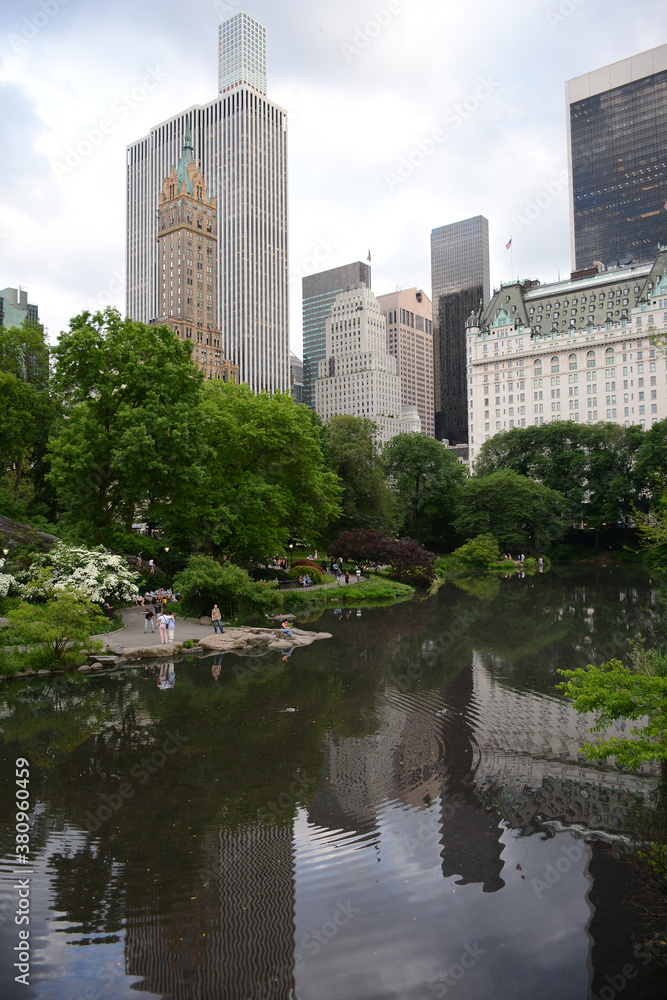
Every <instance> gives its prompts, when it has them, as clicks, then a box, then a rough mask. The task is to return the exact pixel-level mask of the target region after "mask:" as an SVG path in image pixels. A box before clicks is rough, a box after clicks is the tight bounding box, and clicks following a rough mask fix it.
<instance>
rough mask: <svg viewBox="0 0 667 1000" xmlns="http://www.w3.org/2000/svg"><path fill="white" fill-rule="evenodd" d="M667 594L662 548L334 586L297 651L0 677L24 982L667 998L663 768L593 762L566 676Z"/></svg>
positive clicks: (12, 878) (5, 984) (51, 991)
mask: <svg viewBox="0 0 667 1000" xmlns="http://www.w3.org/2000/svg"><path fill="white" fill-rule="evenodd" d="M660 609H661V605H660V602H659V598H658V594H657V592H656V590H655V588H654V586H653V585H652V584H651V582H650V580H649V577H648V576H647V575H646V574H645V573H644V572H643V571H642V570H639V569H636V568H631V569H628V570H624V571H619V570H608V569H602V568H592V567H587V568H577V570H576V571H574V570H558V569H556V570H554V571H552V572H551V573H549V574H546V575H544V576H539V577H535V578H533V579H524V580H519V579H513V580H507V581H480V580H476V581H471V582H468V583H465V582H464V583H462V584H461V585H459V586H455V585H453V584H452V585H447V586H446V587H444V588H443V589H442V590H441V591H440V593H439V594H438V595H437V596H435V597H433V598H429V599H426V600H421V601H413V602H408V603H404V604H400V605H396V606H394V607H391V608H374V609H363V610H362V611H358V610H357V609H352V610H351V611H348V610H345V611H343V612H342V613H334V612H333V611H332V610H330V609H327V610H326V611H324V612H322V613H321V615H319V617H318V616H315V615H314V616H312V617H311V619H310V620H309V621H308V623H307V624H305V625H304V627H307V628H313V629H315V630H317V631H327V632H331V633H333V636H334V637H333V639H330V640H322V641H319V642H317V643H315V644H313V645H312V646H310V647H308V648H304V649H297V650H295V651H294V652H293V653H292V654H291V655H289V656H285V657H283V656H281V655H280V654H278V653H275V652H274V653H271V654H269V655H266V656H263V657H244V658H241V657H237V656H234V655H229V654H228V655H226V656H222V657H220V656H217V657H216V656H207V657H190V658H183V659H181V660H177V661H175V662H174V663H173V664H170V665H168V666H167V667H164V668H163V669H162V671H159V670H157V671H156V670H154V668H150V669H148V668H144V667H141V668H136V669H132V670H125V671H122V672H119V673H116V674H108V675H98V676H95V677H82V676H80V675H76V676H67V677H59V678H51V679H46V680H41V679H40V680H37V679H34V680H31V681H25V680H23V681H15V682H11V683H5V684H3V686H2V687H1V688H0V699H1V700H0V727H1V729H0V732H1V735H2V742H1V744H0V758H1V760H0V766H1V768H2V771H1V773H2V789H3V793H2V801H1V803H0V820H1V828H0V831H1V835H2V855H3V862H2V870H1V871H0V925H1V927H0V935H1V942H2V943H1V951H0V962H1V963H2V968H1V975H2V980H1V982H0V995H1V996H2V997H3V998H8V1000H14V998H15V997H22V998H26V1000H30V998H37V1000H79V998H83V1000H121V998H129V997H131V996H136V992H137V991H141V992H142V993H145V994H147V995H149V996H155V997H169V998H174V1000H200V998H201V1000H204V998H206V1000H208V998H211V1000H227V998H229V1000H268V998H276V1000H329V998H331V1000H383V998H387V1000H390V998H391V1000H435V998H439V997H445V996H447V997H451V998H455V1000H472V998H475V1000H479V998H487V997H489V998H498V1000H505V998H507V1000H510V998H511V1000H524V998H525V1000H528V998H531V1000H533V998H535V997H538V996H539V997H540V998H545V1000H549V998H558V1000H569V998H572V1000H585V998H588V997H593V996H595V997H600V998H601V1000H609V998H611V997H613V996H617V995H621V996H622V997H623V1000H631V998H643V997H658V996H661V995H664V992H663V991H664V990H667V984H666V983H665V980H664V978H662V979H661V975H662V974H661V973H660V970H659V969H657V968H656V963H654V962H649V963H648V964H647V965H645V964H644V962H645V960H644V959H640V958H638V957H637V956H635V954H634V953H633V939H634V938H640V937H641V936H642V932H643V926H642V924H641V922H640V918H639V915H638V913H637V912H636V911H635V910H634V909H633V908H632V907H628V906H626V905H624V904H622V903H621V902H620V900H621V899H622V898H628V897H631V896H633V895H636V894H637V893H638V891H639V889H638V886H637V885H636V884H635V883H634V882H633V875H632V872H631V871H630V869H629V868H628V866H627V864H626V862H625V861H624V860H623V847H624V844H625V843H626V841H627V838H628V836H629V835H631V833H632V829H633V823H634V814H635V810H636V808H637V806H638V805H641V803H642V800H643V798H644V797H647V798H648V796H649V795H650V793H651V791H652V790H653V788H654V787H655V778H654V777H653V776H652V775H651V774H650V773H645V774H641V775H628V774H624V773H621V772H619V771H618V770H616V769H615V768H613V767H604V766H599V765H595V766H593V765H591V764H587V763H584V762H582V761H581V759H580V758H579V755H578V746H579V743H580V740H581V739H582V737H583V735H584V733H585V730H586V727H587V724H590V721H591V720H588V721H587V720H585V719H583V720H582V719H580V718H578V717H577V716H576V715H574V713H573V712H572V711H571V709H570V708H569V706H568V704H567V703H566V702H565V701H564V700H563V699H562V697H561V696H560V695H559V694H558V693H557V692H556V691H555V690H554V685H555V684H556V683H557V682H558V680H559V678H558V675H557V670H558V668H559V667H560V668H563V667H572V666H580V665H585V664H586V663H588V662H592V661H593V662H601V661H602V660H604V659H608V658H609V657H610V656H612V655H616V656H622V655H623V653H624V652H625V651H626V649H627V645H628V642H629V640H630V639H631V638H632V637H634V636H636V635H637V634H638V633H641V634H647V633H648V632H649V631H650V630H651V629H652V628H653V627H654V624H655V618H654V615H655V612H659V611H660ZM17 758H24V759H25V760H27V761H28V762H29V769H30V785H29V790H30V796H31V829H30V834H29V836H30V854H29V861H30V867H29V868H26V866H22V870H20V871H19V874H18V875H17V874H16V871H17V868H16V865H15V864H14V858H13V855H12V851H13V849H14V848H13V845H14V836H15V831H14V825H15V807H14V789H15V762H16V760H17ZM591 832H594V833H595V836H594V837H593V838H591V836H590V833H591ZM21 886H23V891H21V890H20V887H21ZM26 889H27V891H26ZM17 910H18V912H19V915H22V914H25V913H26V912H27V915H28V917H29V925H28V924H27V923H24V924H23V925H20V924H17V923H16V922H15V914H16V913H17ZM22 929H24V930H25V929H29V939H28V945H29V965H30V973H29V976H28V977H27V979H26V980H24V982H21V983H16V982H15V980H14V977H15V975H18V974H19V973H20V971H21V970H19V972H17V970H16V969H15V968H14V962H16V961H17V956H18V957H20V956H21V955H22V957H23V959H25V958H26V949H25V941H26V939H25V937H24V938H23V940H22V941H21V940H20V939H19V931H20V930H22ZM19 945H20V947H21V948H23V951H22V952H17V950H16V949H17V948H18V947H19Z"/></svg>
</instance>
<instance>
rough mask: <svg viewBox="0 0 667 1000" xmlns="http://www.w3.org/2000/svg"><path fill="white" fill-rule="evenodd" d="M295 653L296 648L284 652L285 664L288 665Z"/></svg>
mask: <svg viewBox="0 0 667 1000" xmlns="http://www.w3.org/2000/svg"><path fill="white" fill-rule="evenodd" d="M293 652H294V647H292V648H291V649H286V650H285V651H284V652H283V663H287V661H288V660H289V658H290V656H291V655H292V653H293Z"/></svg>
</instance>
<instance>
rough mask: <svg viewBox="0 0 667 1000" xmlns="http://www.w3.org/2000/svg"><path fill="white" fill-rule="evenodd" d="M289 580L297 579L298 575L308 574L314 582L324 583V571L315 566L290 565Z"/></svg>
mask: <svg viewBox="0 0 667 1000" xmlns="http://www.w3.org/2000/svg"><path fill="white" fill-rule="evenodd" d="M288 575H289V578H290V580H298V579H299V577H300V576H306V575H307V576H309V577H310V579H311V580H312V581H313V583H314V584H320V583H324V573H323V572H322V570H321V569H317V567H316V566H312V565H310V566H308V568H306V566H296V565H295V566H292V568H291V570H290V571H289V574H288Z"/></svg>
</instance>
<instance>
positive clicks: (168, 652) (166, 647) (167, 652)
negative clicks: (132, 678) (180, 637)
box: [123, 642, 187, 666]
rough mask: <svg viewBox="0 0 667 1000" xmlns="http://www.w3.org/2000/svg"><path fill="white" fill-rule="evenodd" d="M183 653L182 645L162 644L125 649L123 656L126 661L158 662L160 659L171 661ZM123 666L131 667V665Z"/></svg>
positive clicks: (176, 643)
mask: <svg viewBox="0 0 667 1000" xmlns="http://www.w3.org/2000/svg"><path fill="white" fill-rule="evenodd" d="M182 652H183V644H182V643H180V642H169V643H160V645H159V646H137V647H135V648H134V649H124V650H123V656H124V657H125V659H126V660H158V659H160V658H162V659H167V660H171V659H173V658H174V656H178V655H179V654H180V653H182ZM186 652H187V650H186ZM123 665H124V666H129V664H123Z"/></svg>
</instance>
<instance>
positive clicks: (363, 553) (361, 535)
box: [328, 529, 435, 587]
mask: <svg viewBox="0 0 667 1000" xmlns="http://www.w3.org/2000/svg"><path fill="white" fill-rule="evenodd" d="M328 552H329V553H330V554H331V555H337V556H339V557H342V558H343V559H346V560H348V561H352V562H355V563H359V564H365V563H371V564H373V565H376V566H379V565H382V564H384V563H388V564H389V566H390V567H391V573H392V576H395V577H396V578H397V579H398V580H402V581H403V582H405V583H410V584H414V585H415V586H417V587H425V586H429V584H430V583H431V582H432V581H433V580H434V579H435V570H434V568H433V563H434V560H435V556H434V555H433V553H432V552H428V551H427V549H425V548H424V546H423V545H420V544H419V543H418V542H416V541H415V540H414V539H412V538H402V539H399V540H397V539H394V538H391V537H390V536H389V535H384V534H382V532H380V531H366V530H363V529H360V530H357V531H344V532H342V533H341V534H340V535H339V537H338V538H337V539H336V540H335V541H334V542H332V543H331V545H330V546H329V548H328Z"/></svg>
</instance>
